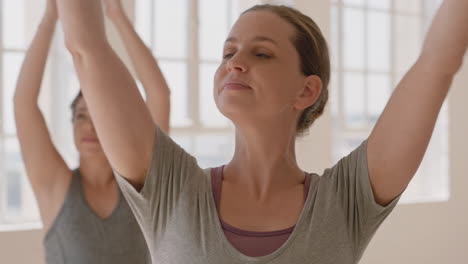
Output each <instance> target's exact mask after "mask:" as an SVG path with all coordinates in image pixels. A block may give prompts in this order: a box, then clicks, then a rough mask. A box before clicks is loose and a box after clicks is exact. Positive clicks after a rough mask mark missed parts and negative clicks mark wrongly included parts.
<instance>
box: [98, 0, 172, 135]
mask: <svg viewBox="0 0 468 264" xmlns="http://www.w3.org/2000/svg"><path fill="white" fill-rule="evenodd" d="M103 2H104V4H105V7H106V14H107V16H108V17H109V18H110V19H111V20H112V22H113V23H114V24H115V25H116V27H117V29H118V31H119V33H120V36H121V37H122V39H123V42H124V44H125V47H126V49H127V51H128V53H129V55H130V58H131V60H132V63H133V66H134V67H135V70H136V74H137V76H138V79H139V80H140V81H141V83H142V84H143V88H144V90H145V93H146V105H147V107H148V109H149V111H150V113H151V116H152V118H153V121H154V122H155V123H156V124H157V125H158V126H159V127H160V128H161V129H162V130H163V131H164V132H165V133H166V134H169V117H170V90H169V86H168V85H167V82H166V80H165V79H164V76H163V74H162V72H161V70H160V69H159V66H158V63H157V62H156V59H155V58H154V57H153V55H152V54H151V51H150V50H149V49H148V47H146V45H145V43H144V42H143V41H142V40H141V38H140V37H139V36H138V34H137V33H136V32H135V29H134V27H133V25H132V24H131V23H130V20H129V19H128V17H127V15H126V14H125V12H124V10H123V8H122V4H121V0H103Z"/></svg>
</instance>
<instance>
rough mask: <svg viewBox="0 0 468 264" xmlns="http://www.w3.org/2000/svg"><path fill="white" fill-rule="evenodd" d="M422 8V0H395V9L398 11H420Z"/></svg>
mask: <svg viewBox="0 0 468 264" xmlns="http://www.w3.org/2000/svg"><path fill="white" fill-rule="evenodd" d="M376 1H378V0H376ZM421 9H422V3H421V0H395V10H397V11H402V12H411V13H419V12H421Z"/></svg>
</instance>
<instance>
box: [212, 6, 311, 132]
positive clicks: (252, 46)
mask: <svg viewBox="0 0 468 264" xmlns="http://www.w3.org/2000/svg"><path fill="white" fill-rule="evenodd" d="M294 35H295V29H294V27H293V26H292V25H291V24H289V23H288V22H286V21H285V20H283V19H282V18H280V17H279V16H277V15H276V14H274V13H272V12H269V11H251V12H248V13H245V14H244V15H242V16H241V17H239V19H238V20H237V22H236V23H235V24H234V26H233V27H232V29H231V32H230V33H229V36H228V38H227V40H226V42H225V45H224V51H223V61H222V63H221V64H220V65H219V68H218V70H217V71H216V74H215V79H214V97H215V102H216V105H217V107H218V108H219V110H220V111H221V112H222V113H223V114H224V115H225V116H226V117H228V118H229V119H231V120H232V121H233V122H234V123H235V124H236V123H238V122H245V121H246V120H250V121H252V122H253V123H256V122H259V121H265V120H267V121H268V120H273V119H274V118H278V117H282V118H283V117H284V118H297V117H298V116H299V114H300V112H301V111H302V110H303V109H305V108H302V107H298V98H299V97H300V94H301V93H302V92H303V90H304V86H305V82H306V79H307V77H306V76H304V75H303V74H302V73H301V70H300V60H299V55H298V53H297V51H296V49H295V47H294V45H293V43H292V39H293V37H294ZM300 108H301V109H300Z"/></svg>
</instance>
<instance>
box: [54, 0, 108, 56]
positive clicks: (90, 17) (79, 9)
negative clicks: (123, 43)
mask: <svg viewBox="0 0 468 264" xmlns="http://www.w3.org/2000/svg"><path fill="white" fill-rule="evenodd" d="M57 8H58V13H59V17H60V21H61V23H62V26H63V31H64V36H65V44H66V46H67V48H68V50H69V51H70V52H71V53H72V55H74V54H76V55H79V56H87V55H91V56H92V54H93V53H99V52H100V51H101V50H102V49H104V50H105V49H107V48H110V47H109V43H108V41H107V38H106V34H105V27H104V18H103V15H102V7H101V2H100V1H97V0H79V1H77V0H57Z"/></svg>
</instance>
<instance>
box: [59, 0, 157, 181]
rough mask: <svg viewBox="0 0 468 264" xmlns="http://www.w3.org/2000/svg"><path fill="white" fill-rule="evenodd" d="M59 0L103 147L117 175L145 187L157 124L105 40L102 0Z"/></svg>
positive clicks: (89, 106) (79, 74) (64, 23)
mask: <svg viewBox="0 0 468 264" xmlns="http://www.w3.org/2000/svg"><path fill="white" fill-rule="evenodd" d="M57 3H58V10H59V17H60V19H61V21H62V24H63V30H64V34H65V42H66V45H67V48H68V50H69V51H70V52H71V54H72V56H73V61H74V64H75V68H76V70H77V73H78V77H79V79H80V83H81V87H82V91H83V96H84V98H85V100H86V103H87V105H88V110H89V112H90V115H91V118H92V119H93V123H94V125H95V128H96V132H97V134H98V137H99V139H100V141H101V145H102V146H103V149H104V152H105V154H106V156H107V158H108V159H109V161H110V163H111V165H112V167H113V168H114V169H115V170H117V171H118V172H119V174H121V175H123V176H124V177H125V178H127V180H128V181H129V182H130V183H132V184H133V185H134V186H135V187H141V185H142V184H143V183H144V180H145V175H146V171H147V168H148V166H149V163H150V159H151V154H152V148H153V147H152V145H153V141H154V138H155V133H156V126H155V124H154V123H153V121H152V119H151V115H150V113H149V111H148V109H147V107H146V105H145V102H144V101H143V99H142V97H141V95H140V93H139V92H138V89H137V87H136V84H135V81H134V80H133V79H132V77H131V75H130V73H129V72H128V70H127V68H126V67H125V66H124V64H123V63H122V61H120V59H119V58H118V56H117V55H116V54H115V52H114V51H113V50H112V48H111V47H110V45H109V43H108V42H107V39H106V36H105V29H104V21H103V14H102V7H101V1H96V0H80V1H76V0H57Z"/></svg>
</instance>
